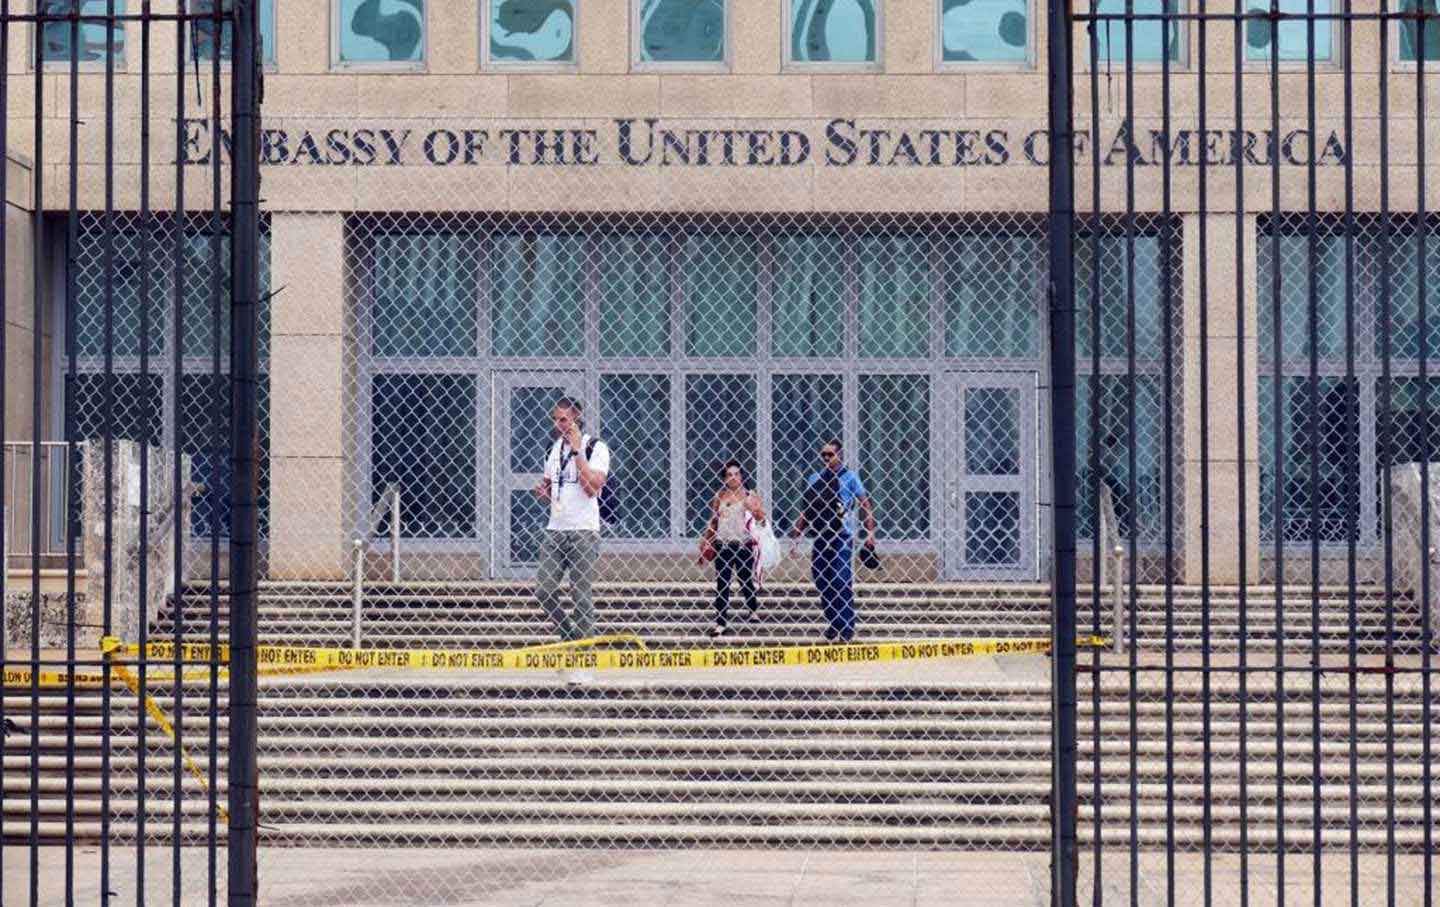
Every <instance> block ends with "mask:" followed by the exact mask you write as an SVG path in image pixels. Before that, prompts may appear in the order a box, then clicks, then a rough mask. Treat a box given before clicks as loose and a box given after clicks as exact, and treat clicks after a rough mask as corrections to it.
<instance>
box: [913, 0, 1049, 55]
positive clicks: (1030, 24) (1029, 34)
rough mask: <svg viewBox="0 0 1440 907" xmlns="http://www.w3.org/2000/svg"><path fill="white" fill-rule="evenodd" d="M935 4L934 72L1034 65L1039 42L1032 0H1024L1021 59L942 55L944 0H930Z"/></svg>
mask: <svg viewBox="0 0 1440 907" xmlns="http://www.w3.org/2000/svg"><path fill="white" fill-rule="evenodd" d="M931 2H932V3H933V4H934V6H935V16H934V22H933V25H934V28H935V40H934V54H935V60H934V64H935V70H936V72H989V71H993V72H1021V71H1026V70H1033V69H1035V68H1036V66H1037V63H1036V57H1035V48H1036V47H1037V45H1038V44H1039V33H1040V32H1039V24H1038V23H1037V22H1036V16H1035V13H1036V8H1037V7H1036V3H1035V0H1025V59H1024V60H1014V61H1005V60H947V59H945V0H931Z"/></svg>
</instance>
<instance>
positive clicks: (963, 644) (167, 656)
mask: <svg viewBox="0 0 1440 907" xmlns="http://www.w3.org/2000/svg"><path fill="white" fill-rule="evenodd" d="M603 642H629V643H635V644H637V645H638V646H640V647H641V648H639V649H638V650H614V649H604V650H595V649H594V648H593V647H594V646H595V645H597V644H599V643H603ZM1078 644H1079V645H1080V646H1081V647H1104V646H1106V645H1108V644H1109V642H1108V640H1106V639H1105V638H1103V637H1099V636H1091V637H1082V638H1081V639H1079V640H1078ZM643 646H644V642H643V640H641V639H640V638H639V637H636V636H634V635H633V634H615V635H612V636H604V637H594V638H592V639H585V640H576V641H572V642H565V643H552V644H547V645H542V646H532V647H528V648H524V649H511V650H498V649H349V648H338V647H337V648H332V647H322V646H258V647H256V661H257V667H258V670H259V673H260V674H261V675H286V674H304V673H310V672H322V671H355V670H367V669H383V670H387V671H397V672H398V671H411V670H426V671H433V670H459V671H516V670H518V671H527V670H539V671H553V670H576V669H588V670H601V671H603V670H635V669H653V668H664V669H679V668H762V667H784V666H792V667H793V666H806V665H842V664H875V663H880V662H897V661H928V660H935V659H947V658H967V657H974V656H984V655H1043V654H1045V653H1047V652H1049V651H1050V640H1049V639H1046V638H1035V639H940V640H913V641H904V642H876V643H851V644H846V645H819V646H751V647H737V648H721V649H658V650H656V649H646V648H643ZM101 649H102V651H103V652H104V653H105V655H106V656H107V657H110V658H113V659H116V660H117V661H118V660H119V659H139V658H144V659H146V660H148V661H149V662H151V663H152V664H153V663H155V662H162V663H163V662H170V661H173V660H174V658H175V644H174V643H168V642H160V643H150V644H148V645H146V646H144V647H143V649H142V647H141V646H139V645H136V644H133V643H126V642H123V641H121V640H119V639H116V638H114V637H107V638H105V639H104V640H102V642H101ZM180 654H181V660H182V661H189V662H191V663H194V662H204V661H211V660H212V655H213V656H215V659H214V660H215V662H216V664H217V668H216V670H217V672H218V674H219V675H220V676H228V674H229V671H228V669H226V668H223V667H218V665H225V664H228V663H229V660H230V649H229V646H224V645H222V646H218V647H215V648H214V649H213V650H212V649H211V647H210V646H209V645H207V644H204V643H186V644H182V645H181V646H180ZM209 674H210V670H209V669H208V668H205V669H198V670H192V671H187V672H183V673H182V675H181V677H182V679H184V680H190V679H202V678H206V677H208V676H209ZM75 677H76V683H77V686H78V685H82V682H84V681H88V682H89V684H88V685H94V684H98V683H99V682H100V674H99V673H98V672H96V673H86V674H76V675H75ZM174 678H175V675H174V674H173V673H171V674H165V675H157V674H151V675H150V679H152V680H154V681H155V682H157V683H158V682H164V681H167V680H174ZM29 682H30V672H29V671H28V670H26V669H23V668H21V669H14V670H12V669H7V670H6V672H5V685H6V686H12V687H14V686H23V685H25V684H28V683H29ZM65 683H66V675H65V674H64V673H63V672H42V675H41V685H42V686H57V685H58V686H64V685H65Z"/></svg>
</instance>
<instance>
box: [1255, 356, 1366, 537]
mask: <svg viewBox="0 0 1440 907" xmlns="http://www.w3.org/2000/svg"><path fill="white" fill-rule="evenodd" d="M1259 389H1260V399H1259V401H1258V406H1259V417H1260V438H1259V443H1260V538H1261V540H1262V541H1267V542H1274V541H1275V503H1276V501H1275V498H1276V490H1277V487H1278V488H1279V491H1280V498H1281V519H1280V524H1281V525H1280V529H1281V532H1282V533H1283V539H1284V541H1287V542H1307V541H1309V540H1310V539H1311V538H1312V537H1313V536H1314V534H1315V533H1314V532H1312V526H1311V512H1310V511H1311V501H1312V498H1311V494H1310V487H1311V486H1310V463H1311V457H1310V445H1311V438H1310V435H1311V419H1310V416H1311V406H1310V379H1309V378H1308V377H1307V378H1284V379H1282V383H1281V400H1280V406H1281V412H1280V415H1279V418H1278V419H1277V418H1276V414H1275V399H1274V391H1275V379H1274V378H1271V377H1262V378H1261V379H1260V382H1259ZM1318 397H1319V401H1318V404H1319V405H1318V407H1317V410H1318V414H1319V424H1318V425H1317V426H1316V433H1317V441H1318V449H1319V450H1318V452H1319V459H1318V461H1317V464H1316V465H1317V467H1318V473H1319V478H1320V483H1319V501H1318V504H1319V516H1320V526H1319V530H1320V532H1319V535H1320V541H1322V542H1332V543H1333V542H1344V541H1345V524H1346V519H1347V512H1348V511H1352V510H1353V511H1354V512H1355V513H1358V509H1356V508H1358V497H1357V496H1358V494H1359V482H1358V481H1356V480H1355V478H1352V479H1351V480H1349V481H1347V480H1346V463H1347V462H1349V461H1350V459H1351V458H1354V461H1355V462H1357V463H1358V462H1359V440H1358V438H1357V437H1356V436H1355V435H1353V434H1351V433H1350V431H1349V430H1348V429H1347V422H1348V421H1349V419H1348V416H1347V409H1348V408H1349V407H1351V406H1355V405H1357V404H1356V399H1355V395H1354V385H1353V384H1352V385H1350V386H1349V389H1348V390H1347V382H1346V381H1345V379H1343V378H1321V379H1320V380H1319V382H1318ZM1277 428H1278V429H1279V430H1280V443H1281V465H1282V470H1283V474H1282V475H1281V476H1279V477H1278V478H1279V480H1280V481H1279V483H1278V485H1277V476H1276V473H1275V431H1276V429H1277ZM1347 497H1348V499H1349V501H1350V502H1351V504H1350V505H1349V506H1347Z"/></svg>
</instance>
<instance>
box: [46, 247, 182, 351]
mask: <svg viewBox="0 0 1440 907" xmlns="http://www.w3.org/2000/svg"><path fill="white" fill-rule="evenodd" d="M76 246H77V248H76V254H75V260H76V267H75V347H76V353H77V354H78V355H80V356H82V357H83V356H103V355H104V354H105V337H106V317H107V313H106V310H105V267H104V261H105V234H104V228H103V224H102V223H100V222H96V223H93V224H87V225H85V226H84V227H82V228H81V230H80V233H79V236H78V237H77V243H76ZM172 249H173V246H172V244H171V240H170V239H169V237H168V235H167V234H166V233H162V232H161V230H160V229H155V230H153V231H152V232H151V234H150V255H149V257H150V311H149V318H150V350H149V352H150V354H151V355H152V356H153V355H156V354H158V353H160V352H162V351H163V350H164V349H165V335H166V331H167V329H168V326H169V319H170V316H169V314H168V313H169V312H170V311H171V299H170V297H171V293H170V292H169V282H170V274H171V273H172V271H173V269H174V266H173V264H172V262H171V259H170V258H169V254H168V253H169V252H170V251H171V250H172ZM142 270H144V268H143V266H142V264H141V259H140V233H139V231H137V230H133V229H117V230H116V231H115V241H114V268H113V275H112V278H111V279H112V280H113V284H112V286H113V291H114V292H113V293H112V294H111V297H110V311H109V325H110V326H109V331H110V343H111V351H112V352H113V353H114V355H116V356H138V355H140V320H141V305H140V272H141V271H142ZM61 289H62V291H63V287H62V288H61Z"/></svg>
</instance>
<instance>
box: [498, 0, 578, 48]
mask: <svg viewBox="0 0 1440 907" xmlns="http://www.w3.org/2000/svg"><path fill="white" fill-rule="evenodd" d="M490 60H491V61H492V62H495V63H574V62H575V0H490Z"/></svg>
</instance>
